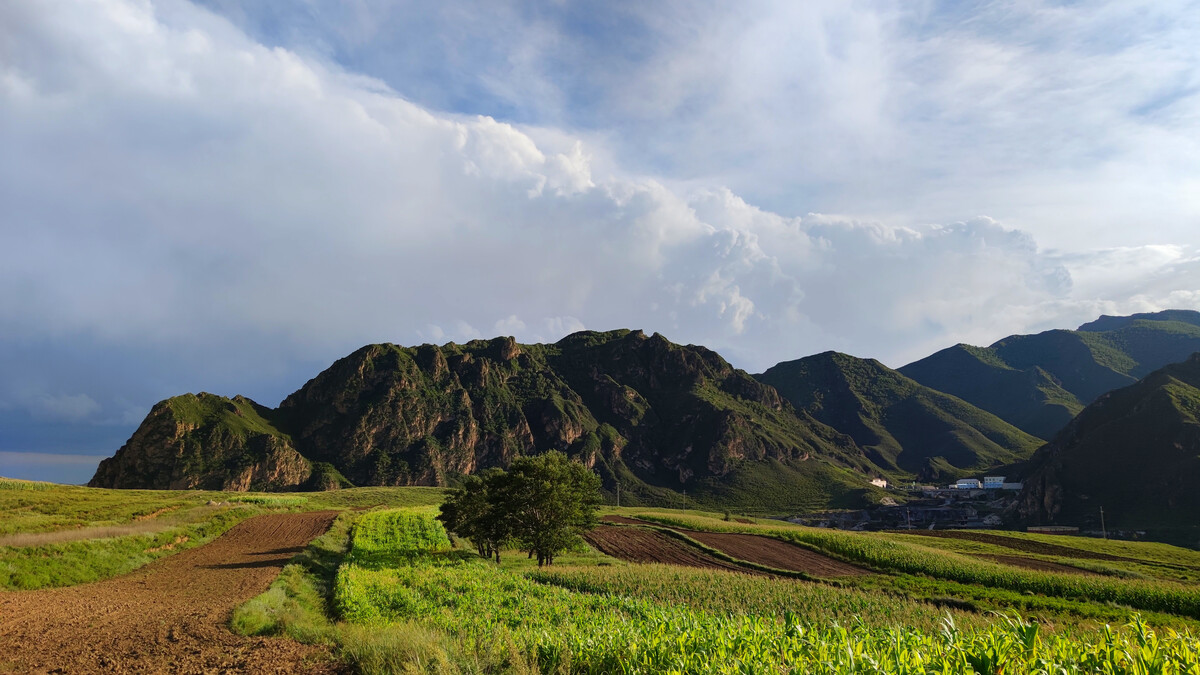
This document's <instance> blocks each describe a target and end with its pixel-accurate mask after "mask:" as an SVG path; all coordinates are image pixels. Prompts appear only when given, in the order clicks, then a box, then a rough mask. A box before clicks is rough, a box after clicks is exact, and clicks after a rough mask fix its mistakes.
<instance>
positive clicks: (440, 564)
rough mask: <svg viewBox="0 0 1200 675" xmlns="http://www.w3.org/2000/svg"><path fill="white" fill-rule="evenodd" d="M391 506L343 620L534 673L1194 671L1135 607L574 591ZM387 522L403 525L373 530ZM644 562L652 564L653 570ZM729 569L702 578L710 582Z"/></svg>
mask: <svg viewBox="0 0 1200 675" xmlns="http://www.w3.org/2000/svg"><path fill="white" fill-rule="evenodd" d="M373 515H374V514H373ZM401 515H406V514H403V513H398V514H397V515H396V516H395V517H393V516H380V517H379V519H378V520H375V521H370V523H371V524H370V525H369V526H366V527H362V526H360V527H359V528H358V529H356V532H355V541H354V547H355V548H358V547H359V545H360V542H359V538H360V537H362V538H363V539H364V542H369V544H367V546H368V547H369V548H370V550H372V551H378V552H382V551H381V549H380V546H382V545H383V544H382V542H389V541H394V542H398V544H397V545H398V546H406V547H408V548H405V549H402V550H401V549H396V550H394V553H395V554H396V555H395V557H392V558H390V560H392V563H391V565H390V566H387V567H379V568H371V567H365V566H361V565H359V564H357V563H355V562H353V558H351V560H350V561H348V562H346V563H344V564H343V565H342V567H341V568H340V569H339V571H338V574H337V581H336V588H335V604H336V606H337V609H338V611H339V612H340V613H341V615H342V616H343V618H345V619H347V620H349V621H351V622H355V623H361V624H366V625H370V626H385V625H388V624H398V623H407V624H412V623H416V624H419V625H422V626H426V627H428V628H430V629H434V630H438V631H442V632H445V633H447V634H453V635H458V636H460V637H462V638H464V639H465V641H466V642H473V643H475V644H488V645H489V647H491V648H497V647H498V648H500V649H508V650H510V651H513V650H515V651H518V652H520V653H522V654H524V655H525V656H526V657H527V658H528V659H529V660H530V661H531V662H533V663H535V664H536V665H537V667H538V668H539V669H541V670H542V671H544V672H566V673H839V674H840V673H895V674H914V675H915V674H918V673H919V674H923V675H925V674H932V673H947V674H948V673H984V674H988V675H1000V674H1001V673H1003V674H1006V675H1013V674H1019V673H1039V674H1040V673H1045V674H1047V675H1049V674H1055V675H1058V674H1060V673H1061V674H1067V673H1078V672H1089V673H1105V674H1112V675H1117V674H1121V675H1126V674H1128V675H1143V674H1144V675H1149V674H1151V673H1164V674H1176V673H1178V674H1189V675H1200V640H1197V638H1195V637H1193V636H1192V635H1191V634H1190V633H1187V632H1176V631H1173V630H1169V629H1168V630H1163V631H1155V630H1154V629H1151V628H1150V627H1149V626H1147V625H1146V624H1145V623H1144V622H1143V621H1142V620H1141V619H1139V618H1137V617H1134V618H1132V619H1131V620H1130V622H1129V624H1128V625H1127V626H1125V627H1123V628H1120V629H1116V630H1113V629H1109V628H1105V629H1104V630H1102V631H1100V632H1098V633H1095V634H1092V635H1091V636H1088V637H1080V636H1072V635H1066V634H1046V633H1045V632H1044V631H1043V630H1042V628H1041V627H1040V626H1039V625H1038V624H1035V623H1031V622H1028V621H1025V620H1023V619H1021V618H1019V617H1016V616H999V617H997V618H996V619H995V620H994V621H992V622H990V623H988V624H984V625H973V626H963V625H960V623H961V622H959V621H956V619H955V618H954V617H952V616H950V615H947V616H946V617H945V618H943V619H941V620H940V621H938V622H936V623H935V624H934V625H931V626H929V627H925V628H914V627H912V626H909V625H901V624H896V625H891V626H879V625H873V624H870V623H868V622H867V621H866V620H852V621H847V622H829V621H821V620H813V619H812V618H811V617H810V616H807V615H801V614H800V613H798V612H797V611H793V610H790V609H785V610H784V611H782V612H778V611H776V610H777V608H762V610H763V611H761V613H755V612H750V613H734V612H721V611H709V610H705V609H701V608H697V607H690V606H685V604H682V603H680V602H679V598H663V599H661V600H660V599H647V598H634V597H630V596H629V595H626V594H623V593H620V592H607V591H604V590H603V589H600V588H597V587H595V586H593V587H592V588H585V587H584V585H583V581H580V580H578V579H577V580H576V583H575V586H574V587H575V588H577V589H579V590H570V589H569V588H568V587H570V586H571V585H572V584H570V583H565V582H564V579H563V578H561V577H559V578H558V579H557V580H556V581H557V585H551V584H546V583H539V580H542V581H555V579H552V578H551V576H547V574H542V575H533V576H531V577H527V576H524V575H520V574H515V573H512V572H508V571H505V570H502V569H500V568H498V567H496V566H494V565H492V564H491V563H487V562H483V561H481V560H478V559H476V560H470V559H465V558H464V557H463V556H456V555H453V554H447V553H436V552H434V553H431V552H430V551H437V550H438V549H437V547H436V546H433V543H434V542H438V544H439V545H440V542H441V538H440V537H439V536H438V533H437V532H436V527H434V525H438V524H437V521H435V520H433V519H432V518H430V517H428V516H425V517H424V518H425V519H424V520H423V519H422V518H421V517H417V518H416V519H412V518H404V517H399V516H401ZM407 515H412V514H411V513H408V514H407ZM385 523H386V524H387V525H386V526H387V527H400V528H402V529H403V528H412V529H411V531H407V532H400V533H392V532H383V531H381V529H380V528H383V527H384V526H385ZM438 526H440V525H438ZM441 537H445V534H444V532H443V533H441ZM412 542H416V544H415V545H413V543H412ZM638 569H642V568H630V570H631V571H630V572H629V574H630V575H636V574H637V572H636V570H638ZM647 573H648V574H658V575H661V574H663V572H662V569H661V568H653V567H652V568H648V571H647ZM550 574H553V573H550ZM729 578H730V577H718V576H713V577H712V583H716V584H720V583H722V579H729ZM660 579H661V577H660ZM584 581H586V580H584ZM590 583H592V584H597V583H599V582H598V581H596V580H595V579H592V580H591V582H590ZM622 583H626V584H632V583H637V582H636V581H634V580H630V579H626V580H625V581H623V582H622ZM564 586H565V587H564ZM614 590H615V589H614ZM598 591H601V592H598ZM703 604H704V603H698V605H697V606H698V607H702V606H703ZM798 608H800V609H803V607H802V606H801V607H798ZM872 609H873V607H872V606H871V604H870V603H869V602H864V604H863V605H862V606H861V610H862V612H863V613H864V615H865V614H868V613H869V612H870V611H871V610H872Z"/></svg>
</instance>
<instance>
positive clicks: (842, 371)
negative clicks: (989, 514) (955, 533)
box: [757, 352, 1042, 482]
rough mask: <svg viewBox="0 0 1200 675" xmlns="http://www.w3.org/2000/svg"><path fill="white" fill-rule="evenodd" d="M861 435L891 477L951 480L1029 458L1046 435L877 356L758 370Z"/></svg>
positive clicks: (836, 424) (832, 355)
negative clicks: (926, 383)
mask: <svg viewBox="0 0 1200 675" xmlns="http://www.w3.org/2000/svg"><path fill="white" fill-rule="evenodd" d="M757 377H758V379H759V380H760V381H762V382H765V383H767V384H769V385H771V386H773V387H775V389H777V390H778V391H779V393H780V394H781V395H783V397H784V398H786V399H788V400H789V401H791V403H792V405H794V406H796V408H797V409H798V410H801V411H803V412H806V413H808V414H810V415H812V416H813V417H814V418H816V419H817V420H819V421H821V422H824V423H825V424H828V425H829V426H831V427H833V428H834V429H836V430H838V431H840V432H842V433H844V434H847V435H848V436H850V437H851V438H853V439H854V442H855V443H856V444H858V446H859V447H861V448H862V449H863V450H864V451H866V453H867V457H868V458H870V459H871V460H872V461H873V462H874V463H875V465H876V466H878V467H880V468H882V469H884V470H886V471H889V472H890V474H889V475H891V476H893V477H899V478H909V479H912V478H916V479H920V480H933V481H939V482H941V481H946V480H952V479H954V478H958V477H960V476H963V475H978V474H979V473H981V472H984V471H987V470H989V469H991V468H993V467H996V466H1000V465H1004V464H1012V463H1015V462H1018V461H1021V460H1024V459H1028V457H1029V456H1030V455H1031V454H1032V453H1033V451H1034V450H1036V449H1037V448H1038V447H1039V446H1040V445H1041V444H1042V441H1041V440H1040V439H1037V438H1035V437H1033V436H1031V435H1029V434H1027V433H1025V432H1023V431H1021V430H1020V429H1017V428H1016V427H1013V426H1012V425H1010V424H1008V423H1007V422H1005V421H1003V420H1001V419H1000V418H998V417H996V416H995V415H993V414H991V413H989V412H986V411H984V410H981V409H979V408H977V407H975V406H973V405H971V404H969V403H967V402H965V401H963V400H962V399H959V398H956V397H954V396H950V395H948V394H943V393H941V392H939V391H935V390H933V389H930V388H929V387H926V386H923V385H921V384H919V383H917V382H916V381H914V380H912V379H910V378H908V377H905V376H904V375H902V374H900V373H899V372H897V371H894V370H892V369H890V368H888V367H887V366H884V365H883V364H881V363H879V362H878V361H875V360H874V359H859V358H855V357H853V356H849V355H847V354H839V353H837V352H826V353H824V354H818V355H816V356H810V357H807V358H804V359H799V360H797V361H787V362H785V363H780V364H778V365H776V366H774V367H772V368H771V369H769V370H767V371H766V372H765V373H763V374H762V375H758V376H757Z"/></svg>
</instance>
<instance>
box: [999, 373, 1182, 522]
mask: <svg viewBox="0 0 1200 675" xmlns="http://www.w3.org/2000/svg"><path fill="white" fill-rule="evenodd" d="M1029 465H1030V471H1029V475H1028V476H1027V477H1026V479H1025V490H1024V491H1023V492H1022V495H1021V503H1020V514H1021V516H1022V517H1023V518H1024V519H1025V520H1027V521H1029V522H1031V523H1059V524H1069V525H1083V526H1085V527H1094V528H1096V529H1099V527H1100V509H1101V508H1103V509H1104V515H1105V521H1106V522H1105V524H1106V525H1107V526H1108V527H1109V528H1110V529H1122V528H1123V529H1138V530H1155V531H1158V532H1163V531H1166V532H1172V531H1173V532H1175V533H1180V532H1183V533H1186V534H1185V536H1187V537H1189V539H1188V540H1186V541H1185V543H1187V544H1189V545H1195V544H1196V540H1195V536H1196V534H1197V530H1196V526H1197V524H1198V521H1197V519H1198V517H1200V489H1197V486H1198V485H1200V354H1196V355H1193V356H1192V357H1190V358H1189V359H1188V360H1186V361H1184V362H1182V363H1178V364H1172V365H1169V366H1166V367H1164V368H1162V369H1161V370H1158V371H1155V372H1154V373H1151V374H1150V375H1148V376H1147V377H1145V378H1144V379H1142V380H1141V381H1139V382H1137V383H1136V384H1134V385H1132V386H1129V387H1125V388H1122V389H1118V390H1116V391H1113V392H1110V393H1108V394H1105V395H1103V396H1101V397H1100V398H1099V399H1098V400H1096V401H1095V402H1094V403H1092V404H1091V405H1089V406H1088V407H1087V408H1086V409H1085V410H1084V411H1083V412H1081V413H1080V414H1079V416H1078V417H1076V418H1075V419H1074V420H1073V421H1072V422H1071V423H1070V424H1069V425H1067V427H1066V428H1065V429H1063V430H1062V432H1061V433H1059V435H1058V436H1057V437H1056V438H1055V439H1054V440H1053V442H1051V443H1049V444H1048V445H1046V446H1045V447H1043V448H1042V449H1041V450H1039V451H1038V452H1037V453H1036V454H1035V455H1034V457H1033V459H1031V460H1030V463H1029ZM1173 538H1175V539H1178V538H1179V537H1173Z"/></svg>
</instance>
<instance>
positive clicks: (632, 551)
mask: <svg viewBox="0 0 1200 675" xmlns="http://www.w3.org/2000/svg"><path fill="white" fill-rule="evenodd" d="M583 537H584V539H587V542H588V543H589V544H591V545H592V546H594V547H596V548H597V549H598V550H599V551H600V552H601V553H604V554H605V555H611V556H612V557H614V558H619V559H621V560H624V561H626V562H633V563H662V564H664V565H682V566H684V567H703V568H705V569H716V570H728V571H730V572H742V573H744V574H761V573H760V572H755V571H754V570H750V569H746V568H744V567H740V566H738V565H734V564H733V563H728V562H725V561H724V560H719V559H717V558H714V557H712V556H710V555H707V554H706V553H704V552H703V551H700V550H699V549H697V548H696V547H694V546H688V545H687V544H685V543H683V542H682V541H679V540H677V539H672V538H671V537H669V536H667V535H665V534H663V533H662V532H658V531H655V530H650V529H645V528H640V527H613V526H611V525H601V526H600V527H597V528H596V529H594V530H592V531H591V532H588V533H586V534H584V535H583Z"/></svg>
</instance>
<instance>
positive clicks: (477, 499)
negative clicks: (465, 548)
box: [438, 469, 513, 562]
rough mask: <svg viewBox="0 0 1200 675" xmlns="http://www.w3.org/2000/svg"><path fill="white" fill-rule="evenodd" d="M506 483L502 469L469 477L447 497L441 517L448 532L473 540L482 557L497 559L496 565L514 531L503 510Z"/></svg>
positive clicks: (511, 518)
mask: <svg viewBox="0 0 1200 675" xmlns="http://www.w3.org/2000/svg"><path fill="white" fill-rule="evenodd" d="M507 482H508V476H507V475H506V474H505V473H504V472H503V471H501V470H500V469H488V470H486V471H483V472H481V473H480V474H477V475H474V476H467V477H466V478H465V479H464V480H463V483H462V485H461V486H460V487H458V488H455V489H453V490H451V491H450V493H449V494H448V495H447V496H446V501H445V502H443V503H442V509H441V513H440V514H439V515H438V520H441V521H442V524H443V525H445V527H446V529H447V530H449V531H451V532H454V533H455V534H457V535H459V536H460V537H466V538H467V539H470V540H471V543H473V544H475V549H476V550H477V551H478V552H479V555H480V556H481V557H484V558H492V557H495V558H496V562H500V551H501V550H502V549H503V548H504V545H505V544H506V543H507V542H508V541H509V540H510V539H511V538H512V531H513V516H512V514H511V513H510V512H509V511H508V510H507V509H506V508H505V507H504V502H505V501H506V500H505V499H504V497H503V495H504V492H505V487H506V483H507Z"/></svg>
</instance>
